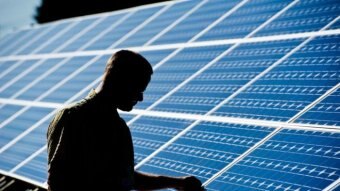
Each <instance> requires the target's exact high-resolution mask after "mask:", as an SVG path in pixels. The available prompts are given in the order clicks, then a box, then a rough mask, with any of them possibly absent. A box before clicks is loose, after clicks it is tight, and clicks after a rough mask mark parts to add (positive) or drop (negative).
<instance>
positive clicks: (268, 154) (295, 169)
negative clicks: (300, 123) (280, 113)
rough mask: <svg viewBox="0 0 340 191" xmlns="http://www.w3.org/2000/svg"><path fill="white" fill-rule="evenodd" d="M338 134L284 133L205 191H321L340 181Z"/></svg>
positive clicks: (288, 131)
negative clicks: (339, 179)
mask: <svg viewBox="0 0 340 191" xmlns="http://www.w3.org/2000/svg"><path fill="white" fill-rule="evenodd" d="M339 146H340V144H339V134H338V133H336V134H333V133H320V132H313V131H299V130H283V131H282V132H280V133H278V134H277V135H276V136H274V137H273V138H272V139H270V140H269V141H267V142H266V143H265V144H263V145H262V146H261V147H260V148H258V149H256V150H255V151H254V152H253V153H252V154H250V155H249V156H248V157H246V158H245V159H243V160H242V161H240V162H239V163H237V164H236V165H235V166H233V167H232V168H231V169H230V170H228V171H227V172H226V173H224V174H222V175H221V176H220V177H219V178H217V179H216V180H215V181H214V182H212V183H211V184H209V185H208V190H210V189H211V190H254V189H256V190H258V189H259V190H285V189H286V190H301V191H302V190H322V189H323V188H325V187H327V186H328V185H330V184H331V183H332V182H334V181H335V180H337V179H338V178H339V148H340V147H339Z"/></svg>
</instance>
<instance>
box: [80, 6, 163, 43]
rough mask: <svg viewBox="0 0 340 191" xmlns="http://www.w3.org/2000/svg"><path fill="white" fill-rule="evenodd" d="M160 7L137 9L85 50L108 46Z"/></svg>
mask: <svg viewBox="0 0 340 191" xmlns="http://www.w3.org/2000/svg"><path fill="white" fill-rule="evenodd" d="M159 9H160V7H155V8H151V9H147V10H144V11H137V12H135V13H133V14H132V15H131V16H130V17H128V18H127V19H126V20H125V21H124V22H123V23H121V24H120V25H118V26H117V27H115V28H114V29H113V30H111V31H110V32H108V33H107V34H106V35H104V36H103V37H101V38H99V39H98V40H97V41H95V42H94V43H92V44H91V45H90V46H88V47H86V48H85V50H102V49H107V48H110V46H111V45H112V44H114V42H115V41H117V40H119V39H120V38H121V37H123V36H124V35H125V34H126V33H128V32H130V31H131V30H132V29H133V28H134V27H137V26H138V25H140V24H142V23H143V21H144V20H145V19H147V18H148V17H150V16H152V15H153V14H155V13H156V12H157V11H159Z"/></svg>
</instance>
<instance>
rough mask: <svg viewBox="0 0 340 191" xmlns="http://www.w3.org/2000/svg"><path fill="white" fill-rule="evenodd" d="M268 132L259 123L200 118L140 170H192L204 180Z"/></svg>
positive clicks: (182, 172)
mask: <svg viewBox="0 0 340 191" xmlns="http://www.w3.org/2000/svg"><path fill="white" fill-rule="evenodd" d="M152 129H153V128H152ZM270 132H271V129H269V128H264V127H258V126H246V125H235V124H227V123H211V122H202V123H200V124H198V125H197V126H195V127H194V128H193V129H191V130H190V131H188V132H187V133H186V134H184V135H183V136H181V137H180V138H179V139H178V140H176V141H175V142H174V143H172V144H171V145H170V146H168V147H166V148H165V149H164V150H163V151H161V152H160V153H159V154H157V155H156V156H155V157H153V158H152V159H151V160H150V161H148V162H147V163H145V164H144V165H143V166H142V167H141V168H140V170H141V171H145V172H153V173H159V174H171V175H173V176H183V175H190V174H192V175H195V176H197V177H198V178H199V179H200V180H201V181H203V182H204V181H206V180H207V179H209V178H210V177H212V176H213V175H214V174H216V173H217V172H218V171H220V170H221V169H222V168H223V167H224V166H225V165H227V164H228V163H230V162H232V161H233V160H234V159H235V158H237V157H238V156H239V155H240V154H242V153H243V152H244V151H246V150H247V149H248V148H250V147H251V146H253V145H254V144H256V143H257V142H258V141H260V140H261V139H262V138H264V137H265V136H266V135H267V134H268V133H270Z"/></svg>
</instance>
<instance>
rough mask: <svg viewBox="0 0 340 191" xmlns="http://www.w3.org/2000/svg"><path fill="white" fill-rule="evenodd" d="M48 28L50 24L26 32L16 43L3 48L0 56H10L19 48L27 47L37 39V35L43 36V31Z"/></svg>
mask: <svg viewBox="0 0 340 191" xmlns="http://www.w3.org/2000/svg"><path fill="white" fill-rule="evenodd" d="M50 27H52V25H51V24H49V25H45V26H41V27H37V28H35V29H31V30H27V31H26V32H25V33H24V34H23V35H22V36H21V37H20V38H19V39H18V40H17V41H16V42H13V43H12V44H10V45H9V46H7V47H5V48H4V49H3V51H2V52H1V53H0V56H9V55H12V54H13V53H14V52H16V51H18V49H19V48H23V47H25V46H28V45H29V43H31V42H32V40H33V39H35V38H38V37H39V35H41V34H43V33H44V31H45V30H49V28H50Z"/></svg>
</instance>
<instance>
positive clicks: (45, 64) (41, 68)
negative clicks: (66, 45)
mask: <svg viewBox="0 0 340 191" xmlns="http://www.w3.org/2000/svg"><path fill="white" fill-rule="evenodd" d="M39 61H41V60H39ZM39 61H31V62H29V63H24V64H25V65H27V66H33V62H36V63H37V62H39ZM60 61H61V59H58V58H57V59H48V60H45V61H42V63H41V64H39V65H38V66H37V67H36V68H34V69H33V70H32V71H30V72H29V73H27V74H26V75H24V76H23V77H21V78H20V79H18V80H17V81H16V82H14V83H13V84H11V85H10V86H8V87H7V88H6V89H5V90H4V91H1V92H0V97H11V96H13V95H14V94H15V93H16V92H18V91H19V90H21V89H22V88H24V87H25V86H26V85H27V84H29V83H31V82H32V81H34V79H36V77H37V76H40V75H42V74H43V73H44V72H46V71H47V70H48V69H49V68H52V67H53V66H54V65H55V64H57V63H58V62H60ZM36 63H35V64H36ZM22 67H23V66H19V67H18V69H19V68H20V69H21V68H22ZM25 69H27V68H25ZM16 75H17V74H16ZM13 77H15V76H13ZM13 77H11V78H13ZM5 81H6V80H5ZM3 84H4V85H5V84H6V83H3Z"/></svg>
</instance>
